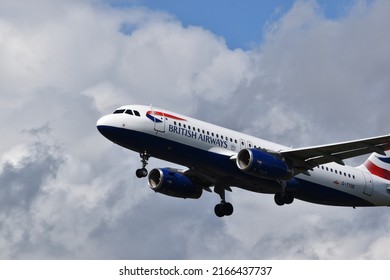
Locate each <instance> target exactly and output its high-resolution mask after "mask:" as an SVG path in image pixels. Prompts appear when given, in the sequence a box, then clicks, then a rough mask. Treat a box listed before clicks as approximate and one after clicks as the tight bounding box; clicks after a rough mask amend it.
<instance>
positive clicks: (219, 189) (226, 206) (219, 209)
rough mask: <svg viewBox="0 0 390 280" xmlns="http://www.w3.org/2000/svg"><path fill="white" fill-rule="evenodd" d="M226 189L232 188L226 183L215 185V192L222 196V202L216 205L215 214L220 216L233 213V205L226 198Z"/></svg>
mask: <svg viewBox="0 0 390 280" xmlns="http://www.w3.org/2000/svg"><path fill="white" fill-rule="evenodd" d="M225 190H230V188H229V187H228V186H226V185H224V184H216V185H215V187H214V192H215V193H217V194H219V196H220V197H221V203H219V204H217V205H215V207H214V213H215V215H217V217H220V218H221V217H223V216H230V215H231V214H233V205H232V204H231V203H229V202H226V200H225ZM230 191H231V190H230Z"/></svg>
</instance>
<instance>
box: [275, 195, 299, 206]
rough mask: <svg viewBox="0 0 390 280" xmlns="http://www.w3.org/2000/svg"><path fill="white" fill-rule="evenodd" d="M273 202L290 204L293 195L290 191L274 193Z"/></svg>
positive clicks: (280, 204)
mask: <svg viewBox="0 0 390 280" xmlns="http://www.w3.org/2000/svg"><path fill="white" fill-rule="evenodd" d="M274 200H275V203H276V204H277V205H279V206H282V205H284V204H291V203H293V201H294V195H293V194H292V193H290V192H280V193H276V194H275V196H274Z"/></svg>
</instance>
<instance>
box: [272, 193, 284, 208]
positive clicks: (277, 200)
mask: <svg viewBox="0 0 390 280" xmlns="http://www.w3.org/2000/svg"><path fill="white" fill-rule="evenodd" d="M274 200H275V203H276V205H279V206H283V205H284V204H285V202H284V200H283V197H282V193H276V194H275V196H274Z"/></svg>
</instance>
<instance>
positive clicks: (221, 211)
mask: <svg viewBox="0 0 390 280" xmlns="http://www.w3.org/2000/svg"><path fill="white" fill-rule="evenodd" d="M233 210H234V209H233V205H232V204H231V203H229V202H221V203H219V204H217V205H215V207H214V213H215V215H217V217H219V218H222V217H223V216H230V215H231V214H233Z"/></svg>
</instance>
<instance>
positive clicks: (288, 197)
mask: <svg viewBox="0 0 390 280" xmlns="http://www.w3.org/2000/svg"><path fill="white" fill-rule="evenodd" d="M283 199H284V202H285V203H286V204H291V203H293V202H294V196H293V195H292V193H289V192H285V193H284V194H283Z"/></svg>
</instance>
